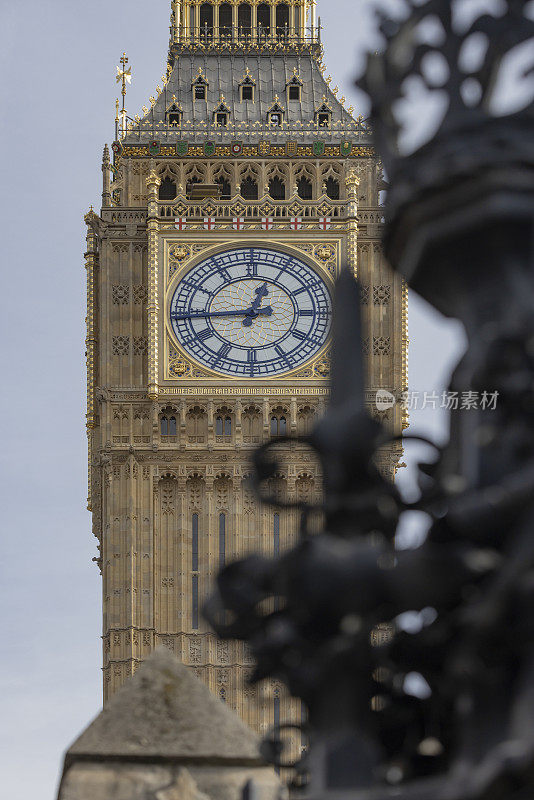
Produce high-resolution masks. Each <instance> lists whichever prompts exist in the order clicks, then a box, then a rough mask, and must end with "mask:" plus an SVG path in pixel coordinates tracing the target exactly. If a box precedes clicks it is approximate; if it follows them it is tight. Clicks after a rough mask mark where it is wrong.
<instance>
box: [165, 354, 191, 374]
mask: <svg viewBox="0 0 534 800" xmlns="http://www.w3.org/2000/svg"><path fill="white" fill-rule="evenodd" d="M190 372H191V366H190V365H189V364H188V363H187V362H186V361H184V359H183V358H173V359H172V360H171V361H170V362H169V373H170V374H171V375H172V376H174V377H175V378H183V377H185V376H186V375H189V374H190Z"/></svg>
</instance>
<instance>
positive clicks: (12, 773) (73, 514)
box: [0, 0, 461, 800]
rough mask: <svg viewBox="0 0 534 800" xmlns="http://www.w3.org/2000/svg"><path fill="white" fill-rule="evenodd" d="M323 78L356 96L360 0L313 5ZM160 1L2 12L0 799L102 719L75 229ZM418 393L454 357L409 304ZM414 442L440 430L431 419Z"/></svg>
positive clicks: (365, 19) (162, 39)
mask: <svg viewBox="0 0 534 800" xmlns="http://www.w3.org/2000/svg"><path fill="white" fill-rule="evenodd" d="M319 8H320V15H321V17H322V21H323V24H324V26H325V31H324V42H325V46H326V62H327V65H328V71H329V72H330V73H331V74H332V75H333V77H334V84H338V85H339V86H340V89H341V93H342V94H344V95H345V96H346V97H347V98H348V100H349V101H352V102H354V104H355V105H356V108H360V107H361V104H360V102H359V98H358V97H357V96H356V94H355V92H354V91H353V90H352V88H351V84H352V75H353V65H354V64H355V58H356V51H357V50H358V49H359V51H361V50H362V47H363V46H364V44H365V42H366V41H369V30H370V27H369V22H370V14H369V9H370V3H369V2H368V0H328V1H327V0H320V3H319ZM169 10H170V0H152V2H149V3H147V2H146V0H143V1H142V0H129V2H128V3H127V4H126V3H124V2H119V0H93V2H91V3H87V2H82V1H81V0H78V1H77V2H76V0H48V2H42V0H26V2H24V3H22V2H18V3H12V2H8V0H1V2H0V26H1V29H2V30H3V36H2V48H1V50H0V70H1V76H2V80H1V83H0V109H1V122H0V125H1V128H0V130H1V134H0V139H1V147H2V157H1V158H0V171H1V185H2V187H3V191H2V195H1V206H2V207H1V217H0V219H1V220H2V239H1V242H2V250H3V257H2V271H3V280H2V292H1V293H0V303H1V316H0V326H1V327H0V330H1V334H2V338H1V340H0V342H1V344H0V348H1V359H2V361H1V367H2V374H3V376H4V379H3V387H4V388H3V391H2V394H1V399H0V402H1V408H2V413H1V417H0V418H1V420H2V436H1V440H0V441H1V450H0V458H1V463H2V482H1V489H0V492H1V497H0V500H1V505H0V507H1V509H2V517H3V524H2V547H1V556H2V557H1V562H0V563H1V567H0V568H1V584H0V593H1V594H0V604H1V605H0V607H1V609H2V615H3V625H2V631H3V633H2V636H1V639H2V656H1V660H0V686H2V690H3V691H2V694H3V701H2V714H1V716H2V725H1V732H0V754H1V756H0V757H1V770H2V789H3V794H4V796H5V797H6V798H9V799H10V800H28V798H30V797H31V798H32V800H53V798H54V796H55V791H56V781H57V775H58V771H59V769H60V765H61V758H62V753H63V751H64V749H65V748H66V747H67V746H68V744H69V743H70V742H71V741H72V740H73V739H74V738H75V736H77V734H78V733H79V732H80V730H81V728H82V727H83V726H85V725H86V724H87V723H88V722H89V720H90V719H91V718H92V717H93V716H94V715H95V714H96V713H97V712H98V710H99V708H100V704H101V695H100V693H101V674H100V664H101V659H100V638H99V637H100V632H101V631H100V577H99V575H98V570H97V568H96V566H95V565H94V564H92V563H91V559H92V558H93V557H94V556H95V554H96V546H95V545H96V541H95V540H94V539H93V537H92V534H91V524H90V518H89V514H88V513H87V512H86V510H85V503H86V469H87V466H86V462H87V455H86V438H85V431H84V413H85V373H84V369H85V368H84V318H85V305H84V292H85V273H84V267H83V263H84V262H83V252H84V224H83V214H84V213H85V212H86V211H87V210H88V208H89V205H90V204H91V203H93V204H94V205H95V207H98V206H99V202H100V191H101V171H100V163H101V155H102V148H103V146H104V143H105V142H108V143H110V142H111V140H112V138H113V120H114V113H115V108H114V105H115V97H116V84H115V67H116V65H117V63H118V59H119V58H120V55H121V53H122V51H123V50H126V51H127V53H128V55H129V57H130V61H131V64H132V67H133V74H134V82H133V85H132V88H131V90H130V95H129V110H130V111H131V112H133V113H137V112H138V111H139V110H140V108H141V106H142V105H143V104H145V103H146V102H147V100H148V98H149V96H150V95H151V94H152V93H153V92H154V89H155V86H156V84H157V83H158V82H159V81H160V76H161V75H162V73H163V71H164V68H165V60H166V52H167V42H168V25H169ZM410 314H411V319H410V335H411V339H412V346H411V352H410V363H411V376H410V384H411V386H412V388H414V389H415V388H419V389H421V390H431V389H439V388H440V386H441V385H442V383H443V376H444V375H446V374H447V372H448V370H449V369H450V366H451V364H452V363H453V361H454V358H455V356H454V353H455V352H458V348H459V347H460V346H461V340H460V339H459V337H458V334H457V329H456V327H455V326H454V324H452V323H445V322H444V321H442V320H440V319H439V318H438V317H437V316H436V315H435V314H434V313H433V312H432V311H431V310H429V309H427V308H425V307H424V305H423V304H422V303H421V302H420V301H415V300H413V299H412V301H411V303H410ZM413 422H414V427H418V429H419V430H421V429H426V430H430V431H435V432H440V431H443V425H444V420H443V418H442V417H441V415H439V414H438V413H437V412H429V413H427V415H426V418H425V417H424V416H423V415H415V416H414V419H413Z"/></svg>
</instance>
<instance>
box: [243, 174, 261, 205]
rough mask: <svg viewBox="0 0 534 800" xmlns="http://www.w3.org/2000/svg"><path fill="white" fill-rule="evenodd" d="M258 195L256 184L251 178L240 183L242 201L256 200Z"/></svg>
mask: <svg viewBox="0 0 534 800" xmlns="http://www.w3.org/2000/svg"><path fill="white" fill-rule="evenodd" d="M258 195H259V190H258V182H257V181H255V180H253V179H252V178H245V179H244V180H243V181H242V183H241V197H242V198H243V199H244V200H257V199H258Z"/></svg>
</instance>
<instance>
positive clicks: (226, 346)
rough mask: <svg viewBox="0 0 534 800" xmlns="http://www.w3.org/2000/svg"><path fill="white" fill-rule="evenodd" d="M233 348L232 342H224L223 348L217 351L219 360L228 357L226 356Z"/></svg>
mask: <svg viewBox="0 0 534 800" xmlns="http://www.w3.org/2000/svg"><path fill="white" fill-rule="evenodd" d="M231 349H232V345H231V344H223V345H222V347H221V349H220V350H219V352H218V353H217V361H218V360H219V359H220V358H226V356H227V355H228V353H229V352H230V350H231Z"/></svg>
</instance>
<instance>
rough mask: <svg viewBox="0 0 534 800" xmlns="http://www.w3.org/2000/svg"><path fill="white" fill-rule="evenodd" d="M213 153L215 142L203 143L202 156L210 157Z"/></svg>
mask: <svg viewBox="0 0 534 800" xmlns="http://www.w3.org/2000/svg"><path fill="white" fill-rule="evenodd" d="M214 153H215V142H205V144H204V155H205V156H212V155H213V154H214Z"/></svg>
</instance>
